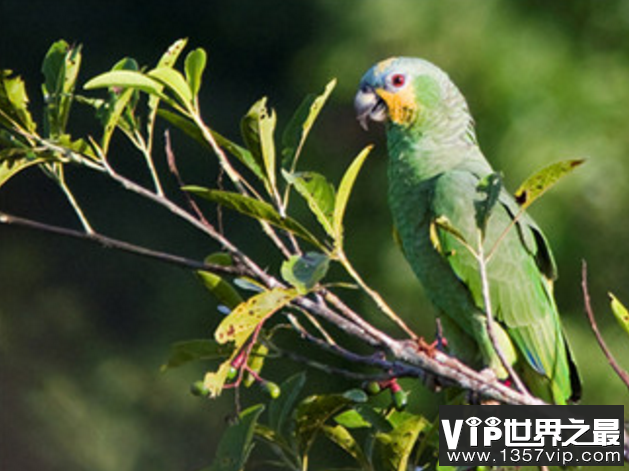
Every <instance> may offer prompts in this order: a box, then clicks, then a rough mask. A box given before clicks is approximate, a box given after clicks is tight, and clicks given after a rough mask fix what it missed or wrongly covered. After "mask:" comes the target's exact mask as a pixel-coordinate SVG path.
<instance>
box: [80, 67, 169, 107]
mask: <svg viewBox="0 0 629 471" xmlns="http://www.w3.org/2000/svg"><path fill="white" fill-rule="evenodd" d="M84 88H85V89H86V90H94V89H97V88H134V89H138V90H142V91H143V92H145V93H148V94H149V95H155V96H157V97H159V98H160V99H162V100H164V99H165V100H170V99H169V98H168V97H167V96H166V95H164V93H163V92H162V88H163V87H162V84H161V83H160V82H158V81H157V80H154V79H153V78H151V77H149V76H147V75H144V74H143V73H141V72H137V71H134V70H110V71H109V72H105V73H103V74H100V75H97V76H96V77H94V78H93V79H91V80H89V81H88V82H87V83H86V84H85V85H84Z"/></svg>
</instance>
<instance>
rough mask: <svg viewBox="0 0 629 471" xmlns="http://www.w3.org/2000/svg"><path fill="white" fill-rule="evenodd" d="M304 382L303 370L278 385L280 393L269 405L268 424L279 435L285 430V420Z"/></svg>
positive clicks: (290, 412)
mask: <svg viewBox="0 0 629 471" xmlns="http://www.w3.org/2000/svg"><path fill="white" fill-rule="evenodd" d="M304 384H306V373H304V372H303V371H302V372H300V373H297V374H295V375H293V376H291V377H290V378H288V379H287V380H285V381H284V382H283V383H282V384H281V385H280V388H281V389H282V395H281V396H280V397H279V398H278V400H277V401H273V402H271V405H270V406H269V425H270V427H271V428H272V429H273V430H275V431H276V432H277V433H278V434H279V435H284V433H285V431H286V427H287V424H286V421H287V419H288V418H290V417H291V415H292V412H293V406H294V405H295V403H296V402H297V397H298V396H299V393H300V392H301V390H302V389H303V387H304Z"/></svg>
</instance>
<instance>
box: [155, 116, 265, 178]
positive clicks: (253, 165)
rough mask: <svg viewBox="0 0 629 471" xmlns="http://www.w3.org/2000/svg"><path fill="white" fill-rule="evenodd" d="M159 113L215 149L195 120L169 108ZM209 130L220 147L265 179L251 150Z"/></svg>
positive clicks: (203, 143) (207, 146)
mask: <svg viewBox="0 0 629 471" xmlns="http://www.w3.org/2000/svg"><path fill="white" fill-rule="evenodd" d="M157 114H158V115H159V116H160V117H162V118H164V119H165V120H166V121H168V122H169V123H171V124H172V125H173V126H176V127H178V128H179V129H181V130H182V131H183V132H185V133H186V134H187V135H188V136H190V137H192V138H193V139H194V140H196V141H197V142H199V143H200V144H201V145H202V146H204V147H205V148H207V149H208V150H210V151H213V149H212V147H211V146H210V144H209V143H208V142H207V141H206V140H205V138H204V137H203V133H202V132H201V131H200V130H199V128H198V127H197V125H196V124H195V123H194V122H192V121H190V120H189V119H187V118H184V117H183V116H181V115H178V114H176V113H173V112H172V111H168V110H162V109H160V110H158V111H157ZM209 131H210V133H211V134H212V137H214V140H215V141H216V143H217V144H218V145H219V147H222V148H223V149H225V150H226V151H227V152H229V153H230V154H231V155H233V156H234V157H236V158H237V159H238V160H239V161H240V162H242V163H243V164H244V165H245V166H246V167H247V168H248V169H249V170H251V171H252V172H253V173H254V174H255V175H256V177H258V178H259V179H260V180H261V181H265V177H264V172H263V171H262V167H260V165H258V162H256V160H255V159H254V157H253V155H252V154H251V152H249V151H248V150H247V149H245V148H244V147H241V146H239V145H238V144H236V143H234V142H232V141H230V140H229V139H227V138H226V137H223V136H222V135H220V134H219V133H217V132H216V131H213V130H211V129H210V130H209Z"/></svg>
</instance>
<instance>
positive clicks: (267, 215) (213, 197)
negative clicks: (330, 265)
mask: <svg viewBox="0 0 629 471" xmlns="http://www.w3.org/2000/svg"><path fill="white" fill-rule="evenodd" d="M183 190H185V191H188V192H190V193H193V194H195V195H197V196H200V197H201V198H205V199H207V200H209V201H213V202H215V203H218V204H220V205H222V206H225V207H226V208H229V209H233V210H234V211H238V212H239V213H241V214H244V215H245V216H249V217H252V218H255V219H258V220H262V221H266V222H268V223H269V224H272V225H274V226H276V227H279V228H280V229H284V230H285V231H288V232H291V233H293V234H295V235H296V236H299V237H301V238H302V239H304V240H306V241H308V242H310V243H311V244H313V245H315V246H317V247H320V248H322V244H321V243H320V242H319V241H318V240H317V239H316V238H315V237H314V236H313V235H312V234H311V233H310V232H309V231H308V230H307V229H306V228H305V227H304V226H302V225H301V224H300V223H298V222H297V221H295V220H294V219H292V218H289V217H285V218H283V217H282V216H280V214H279V213H278V212H277V211H276V210H275V209H274V208H273V206H271V205H270V204H268V203H265V202H263V201H258V200H256V199H254V198H250V197H248V196H243V195H241V194H239V193H234V192H230V191H220V190H210V189H208V188H202V187H198V186H186V187H184V188H183Z"/></svg>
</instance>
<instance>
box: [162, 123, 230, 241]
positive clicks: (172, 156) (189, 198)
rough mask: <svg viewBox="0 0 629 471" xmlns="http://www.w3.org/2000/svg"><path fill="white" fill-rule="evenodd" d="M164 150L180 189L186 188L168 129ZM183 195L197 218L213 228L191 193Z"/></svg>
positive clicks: (185, 192)
mask: <svg viewBox="0 0 629 471" xmlns="http://www.w3.org/2000/svg"><path fill="white" fill-rule="evenodd" d="M164 149H165V151H166V161H167V162H168V169H169V170H170V173H172V174H173V176H174V177H175V179H176V180H177V185H179V188H182V187H184V186H185V183H184V182H183V180H182V178H181V174H180V173H179V169H178V168H177V159H176V158H175V153H174V152H173V149H172V146H171V144H170V132H169V130H168V129H167V130H166V131H164ZM182 193H183V194H184V197H185V198H186V202H187V203H188V206H190V209H192V211H194V214H196V215H197V218H198V219H199V221H201V222H202V223H203V224H205V225H206V226H211V225H212V224H211V223H210V222H209V221H208V220H207V219H206V217H205V215H204V214H203V211H201V208H199V205H198V204H197V202H196V201H195V200H194V199H193V198H192V196H191V195H190V193H188V192H187V191H184V192H182ZM219 231H220V232H221V233H222V232H223V231H222V230H219Z"/></svg>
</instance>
